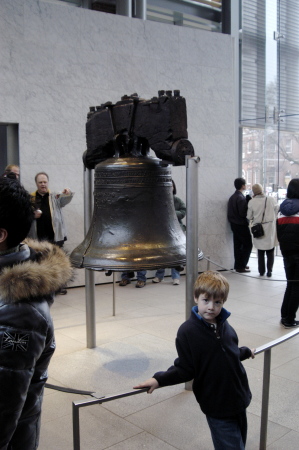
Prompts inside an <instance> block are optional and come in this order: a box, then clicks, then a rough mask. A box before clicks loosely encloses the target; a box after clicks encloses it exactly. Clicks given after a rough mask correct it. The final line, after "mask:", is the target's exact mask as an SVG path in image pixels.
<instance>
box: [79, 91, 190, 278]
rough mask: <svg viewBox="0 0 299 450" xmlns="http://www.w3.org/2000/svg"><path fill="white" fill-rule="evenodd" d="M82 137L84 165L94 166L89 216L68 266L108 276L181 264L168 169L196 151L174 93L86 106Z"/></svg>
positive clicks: (182, 246) (182, 247) (182, 242)
mask: <svg viewBox="0 0 299 450" xmlns="http://www.w3.org/2000/svg"><path fill="white" fill-rule="evenodd" d="M86 137H87V150H86V152H85V153H84V155H83V161H84V164H85V166H86V167H87V168H88V169H93V168H95V176H94V213H93V217H92V221H91V225H90V228H89V231H88V233H87V235H86V237H85V239H84V240H83V242H82V243H81V244H80V245H79V246H78V247H77V248H75V250H73V252H72V253H71V261H72V263H73V265H74V266H75V267H78V268H80V267H84V268H87V269H92V270H112V271H128V270H135V271H136V270H151V269H157V268H166V267H176V266H180V265H185V263H186V237H185V234H184V232H183V230H182V229H181V226H180V223H179V221H178V219H177V216H176V212H175V208H174V201H173V186H172V176H171V165H183V164H185V156H186V155H190V156H193V155H194V150H193V146H192V144H191V143H190V142H189V141H188V140H187V137H188V135H187V114H186V102H185V99H184V98H183V97H181V96H180V93H179V91H174V93H173V94H172V91H166V93H165V92H164V91H159V96H158V97H153V98H152V99H151V100H143V99H140V98H139V97H138V95H137V94H133V95H131V96H124V97H122V99H121V101H119V102H117V103H115V104H112V103H111V102H107V103H105V104H103V105H101V106H98V107H91V108H90V112H89V114H88V118H87V123H86ZM150 149H152V150H153V151H154V152H155V153H156V157H153V156H150Z"/></svg>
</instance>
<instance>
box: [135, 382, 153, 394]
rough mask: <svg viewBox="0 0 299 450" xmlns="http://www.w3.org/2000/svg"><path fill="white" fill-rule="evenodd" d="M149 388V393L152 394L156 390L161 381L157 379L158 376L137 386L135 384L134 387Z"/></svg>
mask: <svg viewBox="0 0 299 450" xmlns="http://www.w3.org/2000/svg"><path fill="white" fill-rule="evenodd" d="M147 387H148V388H149V389H148V391H147V393H148V394H151V393H152V392H154V390H155V389H157V388H158V387H159V383H158V381H157V380H156V378H149V379H148V380H146V381H144V382H143V383H140V384H138V385H137V386H134V387H133V389H143V388H147Z"/></svg>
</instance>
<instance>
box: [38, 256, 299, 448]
mask: <svg viewBox="0 0 299 450" xmlns="http://www.w3.org/2000/svg"><path fill="white" fill-rule="evenodd" d="M250 266H251V269H252V271H251V273H250V274H246V275H243V274H235V273H232V272H229V271H226V272H223V274H224V275H225V276H226V277H227V278H228V280H229V282H230V294H229V298H228V301H227V304H226V308H227V309H228V310H229V311H231V313H232V316H231V318H230V323H231V324H232V325H233V326H234V328H235V329H236V331H237V333H238V335H239V339H240V345H247V346H249V347H259V346H261V345H264V344H266V343H268V342H270V341H272V340H274V339H277V338H279V337H280V336H283V335H285V334H287V333H289V332H290V331H292V330H285V329H284V328H282V327H281V326H280V325H279V319H280V305H281V301H282V297H283V293H284V289H285V281H284V279H285V277H284V270H283V264H282V259H281V258H280V257H276V260H275V266H274V271H273V278H271V279H267V278H266V277H264V278H261V277H259V276H258V271H257V260H256V258H255V257H254V255H253V256H252V258H251V260H250ZM211 268H213V267H211ZM115 292H116V315H115V316H113V315H112V295H113V289H112V284H105V285H100V286H96V336H97V339H96V342H97V346H96V348H94V349H88V348H86V325H85V321H86V317H85V290H84V288H73V289H69V290H68V294H67V295H66V296H59V297H57V298H56V301H55V303H54V305H53V307H52V315H53V319H54V324H55V329H56V339H57V351H56V353H55V355H54V357H53V359H52V361H51V364H50V368H49V369H50V370H49V380H48V382H49V383H51V384H54V385H57V386H63V387H70V388H74V389H79V390H87V391H92V392H97V393H99V394H101V395H103V396H108V395H109V394H116V393H121V392H126V391H130V390H132V387H133V386H134V385H135V384H136V383H137V382H138V381H143V380H145V379H146V378H148V377H149V376H152V374H153V373H154V372H155V371H157V370H163V369H167V368H168V367H169V366H170V365H171V364H172V362H173V359H174V358H175V356H176V351H175V346H174V339H175V336H176V331H177V328H178V326H179V325H180V324H181V323H182V322H183V321H184V320H185V276H182V277H181V284H180V286H172V284H171V278H168V277H167V278H165V279H164V281H163V283H159V284H153V283H152V282H151V279H148V282H147V285H146V287H145V288H143V289H135V283H132V284H130V285H128V286H126V287H119V286H118V285H117V287H116V289H115ZM298 343H299V339H298V335H297V336H296V337H294V338H293V339H291V340H288V341H287V342H286V343H284V344H281V345H280V346H277V347H275V348H274V349H273V350H272V362H271V387H270V406H269V423H268V439H267V449H269V450H285V449H287V450H297V449H298V446H299V444H298V442H299V401H298V398H299V377H298V373H299V345H298ZM263 360H264V358H263V354H259V355H257V356H256V358H255V359H254V360H247V361H245V366H246V370H247V373H248V377H249V382H250V386H251V390H252V393H253V400H252V403H251V405H250V406H249V408H248V424H249V431H248V443H247V447H246V448H247V450H257V449H258V448H259V439H260V436H259V433H260V415H261V392H262V378H263ZM91 399H92V397H90V396H88V395H84V396H82V395H78V394H70V393H64V392H60V391H56V390H52V389H48V388H46V389H45V397H44V405H43V415H42V430H41V439H40V447H39V448H40V449H41V450H53V449H55V450H71V449H72V448H73V437H72V402H73V401H75V402H78V401H85V400H91ZM80 434H81V439H80V442H81V450H92V449H96V450H102V449H109V450H140V449H148V450H171V449H180V450H193V449H194V450H195V449H201V450H212V449H213V446H212V443H211V437H210V433H209V429H208V426H207V424H206V419H205V416H204V415H203V414H202V413H201V411H200V409H199V407H198V405H197V403H196V401H195V399H194V397H193V394H192V392H190V391H188V390H186V389H185V385H178V386H171V387H166V388H163V389H159V390H157V391H155V392H154V393H153V394H152V395H147V394H146V393H142V394H139V395H134V396H132V397H126V398H123V399H120V400H115V401H112V402H109V403H104V404H103V405H93V406H88V407H85V408H81V409H80Z"/></svg>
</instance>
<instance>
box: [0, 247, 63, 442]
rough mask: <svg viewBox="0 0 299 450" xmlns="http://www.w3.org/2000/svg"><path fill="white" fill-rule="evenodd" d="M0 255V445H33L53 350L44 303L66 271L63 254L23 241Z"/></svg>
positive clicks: (50, 329)
mask: <svg viewBox="0 0 299 450" xmlns="http://www.w3.org/2000/svg"><path fill="white" fill-rule="evenodd" d="M28 244H29V245H30V247H28V245H26V244H21V245H20V246H19V249H18V251H16V252H15V253H9V254H6V255H1V256H0V386H1V388H0V449H1V450H2V449H3V450H4V449H6V448H7V447H8V446H9V448H13V449H16V450H18V449H20V450H21V449H22V450H34V449H36V448H37V447H38V440H39V426H40V414H41V404H42V397H43V389H44V385H45V383H46V381H47V376H48V375H47V369H48V365H49V363H50V359H51V357H52V355H53V353H54V350H55V339H54V329H53V323H52V319H51V316H50V304H51V303H52V302H53V297H54V294H55V292H56V291H58V290H59V289H60V288H61V287H63V286H65V285H66V283H67V282H68V281H69V279H70V278H71V275H72V269H71V265H70V262H69V259H68V257H67V256H66V255H65V253H64V252H63V251H62V250H61V249H60V248H58V247H56V246H53V245H52V244H49V243H46V242H45V243H39V242H36V241H28Z"/></svg>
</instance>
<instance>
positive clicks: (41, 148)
mask: <svg viewBox="0 0 299 450" xmlns="http://www.w3.org/2000/svg"><path fill="white" fill-rule="evenodd" d="M0 42H1V46H0V99H1V108H0V123H1V122H2V123H18V124H19V146H20V166H21V179H22V182H23V184H24V185H25V187H26V188H27V189H28V190H29V191H33V190H34V189H35V184H34V176H35V174H36V173H37V172H38V171H40V170H44V171H46V172H47V173H48V174H49V177H50V188H51V189H52V190H53V191H56V190H57V191H59V190H61V189H63V188H64V187H70V188H71V189H72V190H73V191H75V197H74V199H73V201H72V203H71V204H70V205H68V206H67V207H66V208H65V210H64V215H65V219H66V223H67V226H68V241H67V243H66V248H67V250H69V251H71V250H72V249H73V248H74V247H75V246H77V245H78V243H80V242H81V241H82V240H83V164H82V154H83V152H84V150H85V148H86V143H85V122H86V114H87V112H88V110H89V106H93V105H97V104H101V103H105V102H106V101H112V102H116V101H118V100H120V98H121V96H123V95H124V94H132V93H133V92H137V93H138V94H139V95H140V96H141V97H143V98H151V97H153V96H154V95H157V92H158V90H160V89H165V90H174V89H180V91H181V95H183V96H184V97H185V98H186V102H187V113H188V131H189V139H190V141H191V142H192V144H193V146H194V148H195V151H196V154H197V155H198V156H199V157H200V158H201V162H200V165H199V193H198V200H199V217H198V221H199V239H200V247H201V248H202V250H203V251H204V254H205V255H209V256H210V257H211V259H212V260H214V261H216V262H218V263H219V264H221V265H223V266H225V267H228V266H229V267H231V266H232V242H231V232H230V229H229V226H228V223H227V220H226V204H227V199H228V197H229V196H230V195H231V193H232V192H233V190H234V188H233V179H234V178H235V176H237V161H236V148H235V146H236V143H235V137H234V136H235V117H234V111H235V108H234V101H235V99H234V89H233V86H234V80H233V66H234V60H233V39H232V38H231V37H230V36H227V35H222V34H218V33H212V32H206V31H201V30H196V29H191V28H183V27H179V26H173V25H166V24H162V23H156V22H150V21H142V20H139V19H130V18H127V17H122V16H116V15H111V14H105V13H101V12H97V11H90V10H86V9H82V8H77V7H74V6H71V5H67V4H63V3H55V2H54V3H53V2H47V1H46V0H43V1H38V0H1V2H0ZM185 173H186V172H185V168H184V167H179V168H174V169H173V178H174V180H175V181H176V184H177V188H178V195H179V196H180V197H181V198H182V199H185ZM195 219H196V218H195ZM211 267H212V268H215V267H214V266H213V265H212V266H211ZM205 268H206V262H202V263H199V269H200V270H203V269H205ZM96 279H97V281H98V282H101V281H107V278H106V277H105V276H104V275H103V274H98V273H97V275H96ZM74 284H75V285H80V284H84V271H83V270H81V271H78V275H77V277H76V280H75V282H74Z"/></svg>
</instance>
